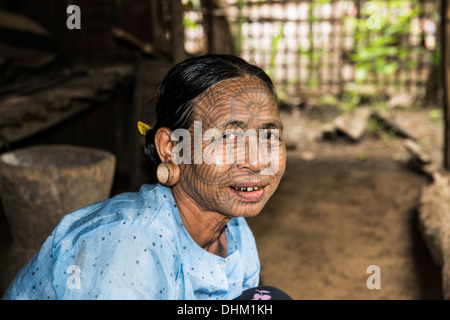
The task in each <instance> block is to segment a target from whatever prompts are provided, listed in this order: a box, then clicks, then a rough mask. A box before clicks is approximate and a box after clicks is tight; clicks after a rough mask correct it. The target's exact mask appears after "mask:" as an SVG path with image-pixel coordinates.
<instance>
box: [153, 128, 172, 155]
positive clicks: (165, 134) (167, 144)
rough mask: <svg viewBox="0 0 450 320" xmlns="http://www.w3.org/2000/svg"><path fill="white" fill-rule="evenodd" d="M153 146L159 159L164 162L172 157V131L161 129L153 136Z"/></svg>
mask: <svg viewBox="0 0 450 320" xmlns="http://www.w3.org/2000/svg"><path fill="white" fill-rule="evenodd" d="M155 146H156V150H157V151H158V156H159V159H160V160H161V161H162V162H164V161H165V160H166V159H167V158H168V157H171V155H172V147H173V143H172V130H170V129H169V128H166V127H161V128H159V129H158V130H157V131H156V134H155Z"/></svg>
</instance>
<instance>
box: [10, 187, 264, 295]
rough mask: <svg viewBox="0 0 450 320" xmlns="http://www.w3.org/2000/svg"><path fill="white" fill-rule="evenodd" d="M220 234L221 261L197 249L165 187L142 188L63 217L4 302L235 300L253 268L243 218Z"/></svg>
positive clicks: (251, 283) (253, 278)
mask: <svg viewBox="0 0 450 320" xmlns="http://www.w3.org/2000/svg"><path fill="white" fill-rule="evenodd" d="M226 236H227V246H228V255H227V257H226V258H222V257H219V256H217V255H214V254H212V253H209V252H207V251H206V250H203V249H202V248H201V247H200V246H199V245H197V243H196V242H195V241H194V240H193V239H192V238H191V236H190V235H189V233H188V232H187V230H186V228H185V227H184V226H183V223H182V221H181V218H180V216H179V213H178V209H177V206H176V203H175V200H174V198H173V196H172V193H171V191H170V189H169V188H167V187H164V186H161V185H159V184H157V185H144V186H142V187H141V190H140V192H138V193H124V194H121V195H118V196H116V197H113V198H111V199H108V200H105V201H103V202H100V203H97V204H93V205H90V206H88V207H86V208H83V209H80V210H77V211H75V212H73V213H71V214H68V215H66V216H65V217H64V218H63V219H62V220H61V222H60V224H59V225H58V226H57V227H56V229H55V230H54V232H53V233H52V234H51V235H50V236H49V237H48V239H47V240H46V241H45V243H44V244H43V246H42V248H41V249H40V251H39V252H38V253H37V254H36V255H35V256H34V257H33V258H32V259H31V260H30V261H29V262H28V263H27V264H26V265H25V266H24V267H23V268H22V270H21V271H20V272H19V274H18V275H17V276H16V278H15V279H14V281H13V282H12V284H11V285H10V287H9V289H8V290H7V292H6V293H5V296H4V299H186V300H187V299H227V300H228V299H234V298H236V297H238V296H239V295H240V294H241V293H242V292H243V291H244V290H246V289H249V288H252V287H255V286H257V285H258V283H259V271H260V264H259V258H258V253H257V249H256V244H255V239H254V237H253V235H252V233H251V231H250V229H249V227H248V225H247V223H246V221H245V219H244V218H233V219H231V221H230V222H229V223H228V225H227V228H226Z"/></svg>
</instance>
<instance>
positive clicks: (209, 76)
mask: <svg viewBox="0 0 450 320" xmlns="http://www.w3.org/2000/svg"><path fill="white" fill-rule="evenodd" d="M245 75H249V76H256V77H258V78H260V79H261V80H263V81H264V82H265V83H266V84H267V86H268V87H269V89H270V91H271V92H272V93H273V95H274V97H275V99H277V95H276V91H275V88H274V85H273V83H272V81H271V79H270V78H269V76H268V75H267V74H266V73H265V72H264V71H263V70H262V69H261V68H259V67H257V66H255V65H252V64H249V63H248V62H246V61H245V60H243V59H241V58H239V57H237V56H233V55H222V54H208V55H203V56H199V57H195V58H190V59H187V60H185V61H182V62H180V63H179V64H177V65H175V66H174V67H173V68H172V69H171V70H170V71H169V72H168V73H167V75H166V76H165V78H164V79H163V81H162V82H161V84H160V85H159V88H158V91H157V93H156V95H155V96H154V98H153V99H152V100H151V101H150V102H149V103H148V104H147V106H146V108H145V109H144V115H145V114H156V122H155V123H154V125H153V128H152V129H151V130H149V131H148V132H147V134H146V136H145V145H144V154H145V159H146V163H147V166H148V173H149V174H150V176H151V178H152V179H153V180H155V176H156V168H157V166H158V165H159V164H160V163H161V160H160V159H159V156H158V152H157V150H156V146H155V134H156V131H157V130H158V128H161V127H166V128H169V129H170V130H172V131H174V130H175V129H181V128H182V129H188V128H189V127H190V126H191V125H192V123H193V120H194V119H193V116H194V113H193V107H194V105H195V104H194V103H193V101H194V100H195V98H197V97H198V96H199V95H200V94H202V93H203V92H204V91H205V90H207V89H208V88H210V87H211V86H213V85H214V84H216V83H218V82H220V81H223V80H227V79H232V78H237V77H240V76H245ZM152 111H153V112H152Z"/></svg>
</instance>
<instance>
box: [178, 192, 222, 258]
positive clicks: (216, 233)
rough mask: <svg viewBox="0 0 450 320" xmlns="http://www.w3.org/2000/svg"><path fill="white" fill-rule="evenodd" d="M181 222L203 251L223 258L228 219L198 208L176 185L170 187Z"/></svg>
mask: <svg viewBox="0 0 450 320" xmlns="http://www.w3.org/2000/svg"><path fill="white" fill-rule="evenodd" d="M172 194H173V197H174V198H175V201H176V203H177V206H178V211H179V213H180V217H181V220H182V222H183V224H184V226H185V228H186V230H187V231H188V232H189V234H190V236H191V238H192V239H193V240H194V241H195V242H196V243H197V244H198V245H199V246H200V247H201V248H203V249H204V250H206V251H208V252H210V253H213V254H216V255H218V256H221V257H223V258H225V257H226V256H227V253H228V248H227V238H226V232H225V229H226V225H227V223H228V222H229V221H230V218H229V217H226V216H224V215H223V214H220V213H218V212H213V211H208V210H204V209H203V208H200V207H199V206H198V205H197V204H196V203H195V202H194V200H192V199H191V198H190V197H189V196H188V195H187V194H186V193H185V192H184V191H183V190H182V188H181V187H179V186H178V185H175V186H174V187H172Z"/></svg>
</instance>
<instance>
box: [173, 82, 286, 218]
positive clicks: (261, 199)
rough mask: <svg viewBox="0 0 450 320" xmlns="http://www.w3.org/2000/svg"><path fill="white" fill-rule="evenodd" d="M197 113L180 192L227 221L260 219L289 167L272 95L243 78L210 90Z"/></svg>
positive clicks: (200, 99) (198, 104) (260, 84)
mask: <svg viewBox="0 0 450 320" xmlns="http://www.w3.org/2000/svg"><path fill="white" fill-rule="evenodd" d="M194 110H195V117H194V119H195V120H194V124H193V125H192V126H191V128H189V133H190V135H191V137H193V138H192V140H191V151H192V152H191V160H192V161H191V163H190V164H186V163H181V164H180V165H179V166H180V171H181V175H180V181H179V183H180V186H179V187H181V188H182V190H183V193H185V195H187V196H189V197H190V198H191V199H192V200H194V202H195V203H196V205H197V206H198V207H199V208H200V209H202V210H206V211H213V212H218V213H221V214H223V215H226V216H228V217H241V216H244V217H251V216H255V215H257V214H258V213H259V212H260V211H261V210H262V208H263V207H264V205H265V204H266V202H267V200H269V198H270V197H271V196H272V195H273V193H274V192H275V190H276V188H277V187H278V184H279V182H280V179H281V177H282V175H283V173H284V170H285V165H286V148H285V144H284V141H283V137H282V124H281V121H280V117H279V115H278V107H277V103H276V101H275V98H274V96H273V95H272V93H271V92H270V90H269V88H268V87H267V85H266V84H265V83H264V82H263V81H262V80H260V79H259V78H257V77H239V78H234V79H229V80H225V81H222V82H220V83H218V84H216V85H214V86H213V87H212V88H210V89H209V90H207V92H205V93H203V94H202V95H201V96H200V97H198V98H197V99H196V105H195V106H194ZM200 133H201V136H200V137H199V134H200ZM200 150H201V152H200Z"/></svg>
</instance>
